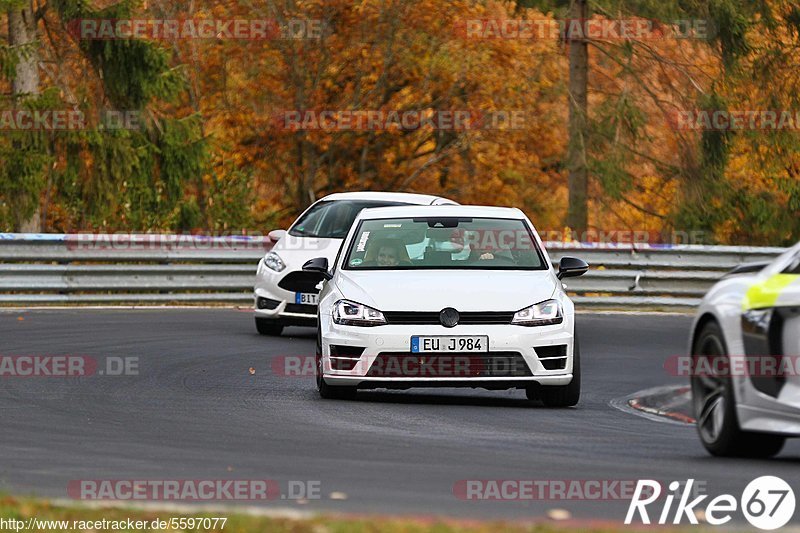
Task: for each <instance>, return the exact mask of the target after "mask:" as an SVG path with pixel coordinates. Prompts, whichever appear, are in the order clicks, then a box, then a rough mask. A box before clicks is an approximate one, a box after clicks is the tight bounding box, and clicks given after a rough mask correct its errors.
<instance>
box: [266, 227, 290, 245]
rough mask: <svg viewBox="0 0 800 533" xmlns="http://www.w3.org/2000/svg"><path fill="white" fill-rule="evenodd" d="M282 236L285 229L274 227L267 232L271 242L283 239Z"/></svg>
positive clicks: (284, 233)
mask: <svg viewBox="0 0 800 533" xmlns="http://www.w3.org/2000/svg"><path fill="white" fill-rule="evenodd" d="M284 236H286V230H285V229H274V230H272V231H270V232H269V233H267V237H269V240H271V241H272V242H278V241H279V240H281V239H283V237H284Z"/></svg>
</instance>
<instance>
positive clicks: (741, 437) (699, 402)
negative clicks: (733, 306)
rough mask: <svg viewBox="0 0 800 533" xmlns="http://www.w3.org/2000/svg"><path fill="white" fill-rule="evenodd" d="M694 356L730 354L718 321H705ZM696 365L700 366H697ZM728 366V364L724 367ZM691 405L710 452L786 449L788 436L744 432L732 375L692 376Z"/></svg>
mask: <svg viewBox="0 0 800 533" xmlns="http://www.w3.org/2000/svg"><path fill="white" fill-rule="evenodd" d="M692 357H693V358H695V359H698V358H708V359H709V363H710V365H703V367H702V368H716V365H714V364H713V361H714V360H715V359H717V358H726V359H727V357H728V348H727V345H726V344H725V337H724V335H723V333H722V329H721V328H720V327H719V324H717V323H716V322H713V321H712V322H708V323H706V324H705V325H704V326H703V328H702V329H701V330H700V332H699V333H698V334H697V336H696V337H695V340H694V344H693V346H692ZM694 368H697V365H694ZM723 368H727V366H723ZM691 385H692V407H693V409H694V415H695V419H696V420H697V423H696V427H697V433H698V435H699V436H700V441H701V442H702V443H703V446H704V447H705V448H706V450H708V452H709V453H710V454H711V455H716V456H719V457H751V458H767V457H772V456H773V455H776V454H777V453H778V452H780V451H781V448H783V445H784V443H785V442H786V438H785V437H783V436H781V435H775V434H772V433H757V432H751V431H742V429H741V428H740V427H739V420H738V418H737V416H736V397H735V395H734V391H733V383H732V380H731V378H730V376H716V375H713V376H699V375H693V376H692V377H691Z"/></svg>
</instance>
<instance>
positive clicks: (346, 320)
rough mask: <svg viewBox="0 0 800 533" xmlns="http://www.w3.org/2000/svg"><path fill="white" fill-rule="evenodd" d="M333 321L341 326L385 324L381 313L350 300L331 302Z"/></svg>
mask: <svg viewBox="0 0 800 533" xmlns="http://www.w3.org/2000/svg"><path fill="white" fill-rule="evenodd" d="M333 321H334V322H335V323H337V324H341V325H343V326H381V325H383V324H386V318H385V317H384V316H383V313H381V312H380V311H378V310H377V309H373V308H371V307H367V306H366V305H362V304H360V303H356V302H351V301H350V300H339V301H338V302H336V303H335V304H333Z"/></svg>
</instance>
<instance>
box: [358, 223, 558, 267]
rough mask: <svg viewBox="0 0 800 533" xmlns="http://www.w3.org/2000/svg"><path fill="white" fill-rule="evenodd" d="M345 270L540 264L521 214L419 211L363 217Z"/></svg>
mask: <svg viewBox="0 0 800 533" xmlns="http://www.w3.org/2000/svg"><path fill="white" fill-rule="evenodd" d="M343 266H344V268H345V269H348V270H381V269H387V270H405V269H471V270H472V269H474V270H485V269H495V270H520V269H522V270H544V269H546V268H548V267H547V265H546V263H545V261H544V260H543V256H542V254H541V252H540V250H539V248H538V246H537V244H536V240H535V239H534V237H533V234H532V232H531V231H530V229H529V228H528V226H527V224H526V223H525V221H523V220H517V219H500V218H452V217H447V218H443V217H422V218H397V219H381V220H363V221H361V222H360V223H359V226H358V228H357V229H356V231H355V234H354V236H353V238H352V240H351V242H350V245H349V248H348V252H347V256H346V259H345V262H344V263H343Z"/></svg>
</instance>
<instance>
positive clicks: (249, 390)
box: [0, 309, 800, 523]
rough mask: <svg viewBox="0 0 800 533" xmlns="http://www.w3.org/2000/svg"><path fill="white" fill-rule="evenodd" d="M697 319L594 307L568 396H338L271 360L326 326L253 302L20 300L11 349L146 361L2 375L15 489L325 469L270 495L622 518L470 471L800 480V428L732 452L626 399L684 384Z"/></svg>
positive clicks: (1, 324)
mask: <svg viewBox="0 0 800 533" xmlns="http://www.w3.org/2000/svg"><path fill="white" fill-rule="evenodd" d="M689 323H690V318H689V317H688V316H664V315H659V316H633V315H588V314H587V315H581V316H580V317H579V326H580V335H581V346H582V350H583V377H584V381H583V383H584V384H583V398H582V401H581V404H580V405H579V407H578V408H576V409H560V410H556V409H546V408H543V407H539V406H536V405H532V404H530V403H529V402H527V401H526V400H525V399H524V395H523V393H521V392H518V391H508V392H505V391H504V392H488V391H482V390H474V391H473V390H451V389H444V390H425V389H416V390H413V391H398V392H382V391H372V392H360V393H359V397H358V399H357V400H355V401H326V400H321V399H320V398H319V397H318V395H317V393H316V390H315V388H314V384H313V378H312V377H287V376H282V375H277V374H276V373H275V372H274V371H273V366H272V362H273V360H274V358H276V357H280V356H286V355H292V356H297V355H308V356H311V355H313V351H314V331H313V330H310V329H303V328H290V329H288V330H286V332H285V333H284V336H283V337H281V338H267V337H261V336H259V335H258V334H256V332H255V328H254V326H253V320H252V316H251V314H249V313H246V312H241V311H235V310H229V309H219V310H203V309H194V310H185V309H171V310H113V311H107V310H88V309H87V310H81V309H73V310H52V311H27V312H21V311H4V312H0V340H1V341H2V344H1V345H0V354H2V355H86V356H91V357H94V358H96V359H97V360H104V359H105V358H107V357H138V366H139V370H138V372H139V375H138V376H116V377H112V376H108V375H103V376H101V375H95V376H92V377H80V378H55V377H53V378H19V377H6V378H0V416H1V417H2V428H0V435H1V437H0V491H2V492H11V493H14V494H35V495H39V496H47V497H54V498H67V484H68V482H69V481H70V480H78V479H232V478H233V479H274V480H277V481H279V482H280V484H281V487H284V486H287V485H288V483H289V481H290V480H295V481H297V480H311V481H314V480H316V481H319V482H320V483H321V493H322V498H321V499H319V500H311V501H308V502H304V503H303V504H302V505H301V504H298V503H297V502H294V501H280V500H279V501H273V502H266V503H261V504H260V505H266V506H274V507H276V508H286V507H289V508H295V509H299V510H303V511H312V512H313V511H341V512H347V513H351V512H352V513H362V512H365V513H388V514H413V515H432V514H445V515H450V516H454V517H462V518H470V517H475V518H508V519H530V518H536V517H541V516H544V515H545V513H546V512H547V511H548V510H549V509H554V508H559V509H566V510H569V511H570V512H571V513H572V514H573V516H575V517H576V518H579V519H590V518H602V519H604V520H611V521H614V522H616V523H621V521H622V519H623V518H624V515H625V512H626V510H627V506H628V502H627V501H590V502H587V501H527V502H502V501H488V502H487V501H484V502H476V501H463V500H460V499H458V498H456V497H455V496H454V493H453V487H454V484H455V483H456V482H458V481H459V480H467V479H483V480H487V479H492V480H499V479H538V480H590V479H591V480H636V479H641V478H653V479H657V480H661V481H667V482H669V481H672V480H681V481H683V480H686V479H687V478H694V479H697V480H700V481H701V482H704V483H705V488H706V491H707V492H708V493H709V494H711V496H712V497H713V496H716V495H718V494H722V493H731V494H734V495H735V496H736V497H737V498H738V496H739V495H740V494H741V491H742V489H743V488H744V487H745V485H746V484H747V483H748V482H749V481H750V480H752V479H754V478H756V477H759V476H763V475H770V474H771V475H777V476H781V477H783V478H784V479H785V480H786V481H788V482H789V483H790V484H792V485H793V486H794V487H795V488H797V487H798V484H799V483H800V440H797V441H790V442H789V444H788V445H787V446H786V448H785V449H784V451H783V452H782V453H781V455H780V456H779V457H778V458H777V459H774V460H770V461H746V460H722V459H715V458H712V457H710V456H708V455H707V454H706V453H705V451H704V450H703V449H702V447H701V445H700V443H699V441H698V439H697V437H696V435H695V432H694V429H693V428H692V427H690V426H682V425H678V424H676V423H672V424H670V423H665V422H658V421H653V420H649V419H646V418H643V417H638V416H634V415H631V414H629V413H625V412H622V411H620V410H618V409H615V408H614V407H612V406H611V405H610V404H609V402H610V401H611V400H613V399H615V398H620V397H623V396H626V395H629V394H632V393H634V392H636V391H639V390H642V389H647V388H650V387H655V386H659V385H666V384H670V383H673V384H681V383H684V380H682V379H679V378H672V377H670V376H668V375H666V373H665V371H664V370H663V366H662V365H663V364H664V360H665V359H666V358H667V357H668V356H670V355H676V354H681V353H683V352H684V349H685V343H686V337H687V328H688V326H689ZM251 367H252V368H254V369H255V373H254V374H251V372H250V371H249V369H250V368H251ZM332 493H341V494H338V495H336V496H335V498H331V497H330V495H331V494H332ZM660 510H661V507H660V506H659V507H658V508H657V509H654V510H653V514H656V515H658V514H659V513H660ZM738 516H739V517H741V515H740V514H739V515H738ZM795 516H796V518H795V519H796V520H798V518H797V517H798V516H800V513H796V515H795Z"/></svg>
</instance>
